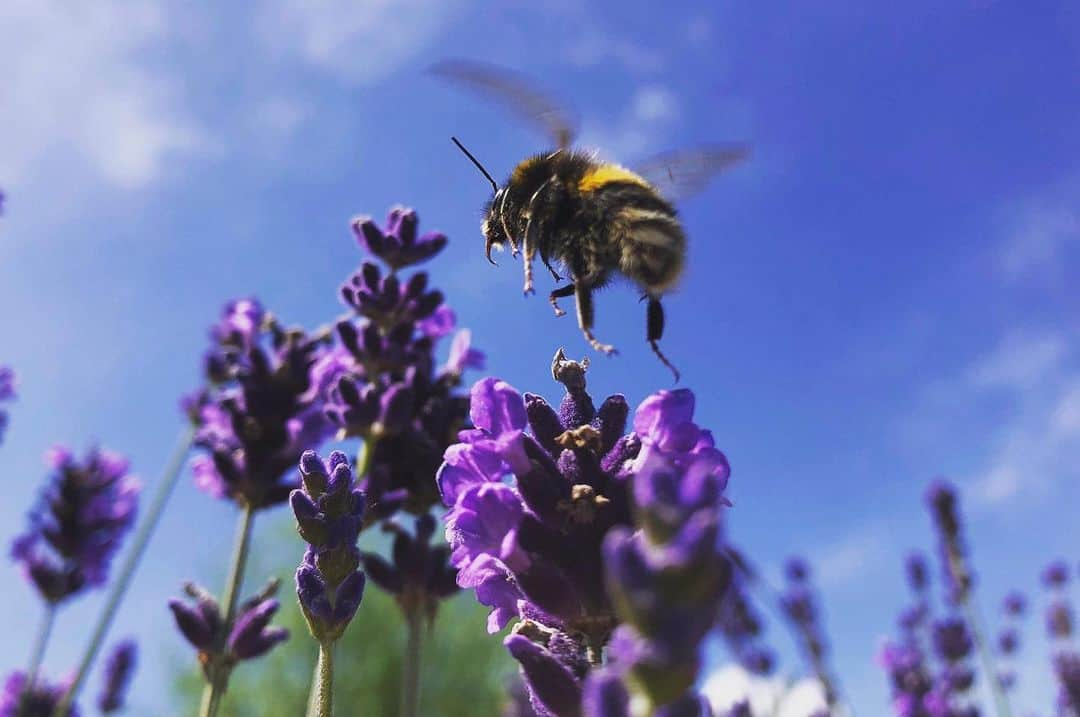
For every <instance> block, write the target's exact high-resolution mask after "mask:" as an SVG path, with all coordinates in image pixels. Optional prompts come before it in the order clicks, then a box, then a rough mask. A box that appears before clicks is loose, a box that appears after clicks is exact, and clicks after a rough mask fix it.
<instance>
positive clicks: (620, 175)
mask: <svg viewBox="0 0 1080 717" xmlns="http://www.w3.org/2000/svg"><path fill="white" fill-rule="evenodd" d="M612 182H629V183H631V184H638V185H641V186H642V187H649V186H650V185H649V183H648V182H646V181H645V180H644V179H643V178H642V177H640V176H639V175H637V174H635V173H633V172H631V171H630V170H629V169H627V168H626V167H620V166H619V165H617V164H601V165H600V166H599V167H597V168H596V169H594V170H592V171H590V172H588V173H586V174H585V176H584V177H582V178H581V181H579V182H578V191H580V192H592V191H594V190H597V189H599V188H600V187H602V186H604V185H605V184H611V183H612Z"/></svg>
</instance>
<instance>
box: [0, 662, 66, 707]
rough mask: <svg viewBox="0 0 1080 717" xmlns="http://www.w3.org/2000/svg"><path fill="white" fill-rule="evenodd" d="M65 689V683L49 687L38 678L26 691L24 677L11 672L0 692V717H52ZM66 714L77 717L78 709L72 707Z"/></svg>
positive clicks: (20, 673) (22, 674) (21, 674)
mask: <svg viewBox="0 0 1080 717" xmlns="http://www.w3.org/2000/svg"><path fill="white" fill-rule="evenodd" d="M67 689H68V685H67V684H65V683H58V684H55V685H49V684H47V683H46V682H45V681H44V680H42V679H41V677H40V676H38V677H37V678H36V679H35V680H34V684H33V686H31V687H30V688H29V689H27V684H26V675H25V674H24V673H22V672H13V673H11V674H10V675H9V676H8V678H7V680H6V681H5V682H4V686H3V688H2V690H0V717H52V714H53V711H54V710H55V709H56V707H57V706H58V705H59V704H60V700H61V698H63V696H64V693H65V692H66V691H67ZM67 714H68V717H79V714H80V713H79V708H78V707H77V706H75V705H72V707H71V708H70V709H69V710H68V713H67Z"/></svg>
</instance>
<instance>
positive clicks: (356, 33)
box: [259, 0, 461, 83]
mask: <svg viewBox="0 0 1080 717" xmlns="http://www.w3.org/2000/svg"><path fill="white" fill-rule="evenodd" d="M460 5H461V1H460V0H286V1H285V2H266V3H264V4H263V6H262V8H261V10H260V20H259V25H260V28H261V30H262V33H263V37H264V38H265V40H266V41H267V42H268V43H269V44H270V46H271V47H274V48H275V49H277V51H279V52H281V53H283V54H285V55H287V56H297V57H299V58H300V59H301V60H303V61H304V62H306V63H308V64H310V65H312V66H314V67H316V68H319V69H321V70H326V71H329V72H331V73H333V74H334V75H337V76H338V77H340V78H341V79H343V80H345V81H347V82H350V83H364V82H370V81H373V80H377V79H379V78H381V77H384V76H385V75H387V74H389V73H390V72H392V71H393V70H394V69H395V68H397V67H398V66H399V65H401V64H402V63H404V62H407V61H408V60H410V59H412V58H413V57H414V56H415V55H416V54H417V53H419V52H420V51H422V50H424V49H425V48H426V47H427V45H428V43H429V42H430V41H431V40H432V39H433V38H434V37H435V36H437V35H438V33H439V31H440V30H441V29H442V27H443V26H444V25H445V23H446V22H447V20H448V19H449V18H450V17H451V16H452V15H453V14H454V12H455V11H456V10H457V9H458V8H459V6H460Z"/></svg>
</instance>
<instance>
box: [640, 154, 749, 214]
mask: <svg viewBox="0 0 1080 717" xmlns="http://www.w3.org/2000/svg"><path fill="white" fill-rule="evenodd" d="M748 154H750V150H749V148H748V147H741V146H730V147H697V148H694V149H684V150H675V151H673V152H664V153H663V154H658V155H656V156H654V157H651V158H649V159H646V160H645V161H644V162H641V163H640V164H638V165H637V166H635V167H634V168H633V169H634V171H635V172H637V173H638V174H639V175H641V176H642V177H643V178H644V179H645V180H646V181H647V182H649V183H650V184H652V185H653V186H654V187H656V189H657V191H659V192H660V194H661V195H662V196H664V197H665V198H666V199H669V200H671V201H673V202H677V201H680V200H683V199H686V198H688V197H690V196H693V195H694V194H697V193H698V192H700V191H701V190H703V189H704V188H705V187H706V185H708V183H709V180H710V179H712V178H713V177H714V176H716V175H717V174H719V173H720V172H722V171H724V170H725V169H727V168H728V167H730V166H732V165H734V164H737V163H739V162H741V161H742V160H743V159H745V158H746V156H747V155H748Z"/></svg>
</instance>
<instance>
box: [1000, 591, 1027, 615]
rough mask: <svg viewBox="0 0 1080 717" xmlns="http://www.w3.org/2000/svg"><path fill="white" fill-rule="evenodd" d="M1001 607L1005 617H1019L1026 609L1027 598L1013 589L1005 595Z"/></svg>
mask: <svg viewBox="0 0 1080 717" xmlns="http://www.w3.org/2000/svg"><path fill="white" fill-rule="evenodd" d="M1001 607H1002V611H1003V612H1004V613H1005V615H1006V617H1010V618H1016V617H1021V616H1023V614H1024V612H1025V611H1026V610H1027V600H1026V599H1025V598H1024V595H1023V594H1022V593H1019V592H1015V591H1014V592H1011V593H1009V594H1008V595H1006V596H1005V600H1003V601H1002V604H1001Z"/></svg>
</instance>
